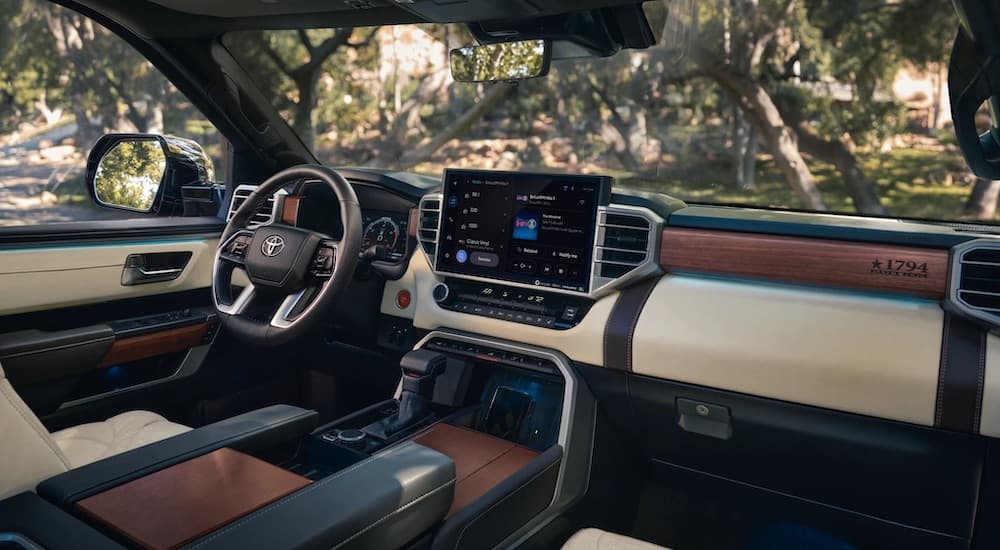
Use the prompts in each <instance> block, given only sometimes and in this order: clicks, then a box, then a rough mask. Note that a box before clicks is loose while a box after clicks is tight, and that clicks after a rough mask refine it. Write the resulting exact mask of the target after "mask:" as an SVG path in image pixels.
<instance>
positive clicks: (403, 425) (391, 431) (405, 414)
mask: <svg viewBox="0 0 1000 550" xmlns="http://www.w3.org/2000/svg"><path fill="white" fill-rule="evenodd" d="M447 362H448V358H447V357H445V356H444V355H442V354H440V353H436V352H433V351H428V350H423V349H421V350H416V351H411V352H409V353H407V354H406V355H404V356H403V359H402V360H401V361H400V362H399V366H400V367H401V368H402V370H403V381H402V382H403V383H402V386H403V391H402V393H401V394H400V396H399V412H397V413H395V414H393V415H391V416H389V417H388V418H385V419H382V420H380V421H378V422H374V423H372V424H369V425H368V426H366V427H365V429H364V431H365V432H366V433H368V434H370V435H372V436H375V437H378V438H381V439H389V438H391V437H392V436H393V435H395V434H397V433H399V432H402V431H404V430H406V429H407V428H412V427H413V426H416V425H417V423H419V422H420V421H421V420H423V419H424V418H425V417H426V416H427V414H428V413H429V412H430V403H431V402H432V401H433V400H434V383H435V382H436V381H437V377H438V376H439V375H440V374H441V373H443V372H444V369H445V365H446V364H447Z"/></svg>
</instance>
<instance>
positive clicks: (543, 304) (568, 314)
mask: <svg viewBox="0 0 1000 550" xmlns="http://www.w3.org/2000/svg"><path fill="white" fill-rule="evenodd" d="M433 294H434V301H435V302H437V304H438V305H439V306H441V307H442V308H444V309H447V310H450V311H457V312H459V313H468V314H471V315H479V316H482V317H492V318H494V319H500V320H503V321H509V322H512V323H520V324H524V325H534V326H539V327H544V328H550V329H554V330H565V329H568V328H572V327H574V326H576V325H577V324H579V323H580V321H581V320H582V319H583V317H584V315H586V314H587V311H589V310H590V306H591V305H592V304H593V301H592V300H590V299H587V298H582V297H578V296H573V295H568V294H561V293H555V292H543V291H538V290H530V289H524V288H518V287H512V286H506V285H500V284H494V283H482V282H477V281H468V280H462V279H451V278H449V279H446V280H445V281H444V282H442V283H438V284H437V285H435V287H434V291H433Z"/></svg>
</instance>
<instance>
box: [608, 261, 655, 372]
mask: <svg viewBox="0 0 1000 550" xmlns="http://www.w3.org/2000/svg"><path fill="white" fill-rule="evenodd" d="M659 280H660V279H659V277H651V278H649V279H646V280H644V281H640V282H638V283H636V284H634V285H632V286H629V287H627V288H625V289H624V290H622V291H621V293H620V294H619V295H618V300H616V301H615V305H614V307H613V308H612V309H611V315H610V316H609V317H608V324H607V325H605V327H604V366H605V367H608V368H612V369H617V370H624V371H631V370H632V336H633V335H634V334H635V326H636V324H637V323H638V322H639V315H640V314H641V313H642V308H643V306H645V305H646V300H648V299H649V295H650V294H652V292H653V288H655V287H656V283H657V282H659Z"/></svg>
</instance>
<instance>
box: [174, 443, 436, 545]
mask: <svg viewBox="0 0 1000 550" xmlns="http://www.w3.org/2000/svg"><path fill="white" fill-rule="evenodd" d="M454 486H455V465H454V463H453V462H452V461H451V459H449V458H448V457H446V456H444V455H443V454H441V453H439V452H437V451H434V450H431V449H428V448H427V447H424V446H422V445H419V444H417V443H413V442H406V443H402V444H400V445H397V446H394V447H392V448H389V449H387V450H385V451H382V452H380V453H377V454H375V455H373V456H371V457H369V458H367V459H365V460H363V461H361V462H358V463H357V464H354V465H353V466H351V467H349V468H346V469H344V470H341V471H339V472H337V473H335V474H332V475H330V476H328V477H325V478H323V479H321V480H319V481H316V482H314V483H312V484H310V485H309V486H307V487H306V488H304V489H302V490H300V491H297V492H295V493H292V494H290V495H288V496H286V497H284V498H282V499H280V500H278V501H276V502H274V503H272V504H269V505H267V506H265V507H263V508H261V509H259V510H257V511H256V512H253V513H252V514H249V515H247V516H245V517H243V518H242V519H240V520H237V521H235V522H233V523H232V524H230V525H229V526H227V527H224V528H223V529H221V530H219V531H217V532H215V533H213V534H210V535H208V536H205V537H203V538H201V539H199V540H196V541H194V542H193V543H192V544H190V545H189V546H187V547H185V548H190V549H194V548H198V549H208V548H338V549H347V548H356V549H369V548H370V549H382V548H398V547H400V546H401V545H403V544H406V543H407V542H409V541H412V540H413V539H416V538H417V537H418V536H420V535H421V534H422V533H424V532H425V531H427V530H429V529H431V528H432V527H434V526H435V525H437V524H438V523H439V522H440V521H441V519H442V518H444V516H445V513H446V512H447V511H448V507H449V506H450V505H451V502H452V496H453V492H454Z"/></svg>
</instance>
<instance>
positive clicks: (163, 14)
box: [56, 0, 643, 38]
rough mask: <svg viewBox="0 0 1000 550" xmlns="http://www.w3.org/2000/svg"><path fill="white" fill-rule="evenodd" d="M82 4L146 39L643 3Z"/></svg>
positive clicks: (331, 0)
mask: <svg viewBox="0 0 1000 550" xmlns="http://www.w3.org/2000/svg"><path fill="white" fill-rule="evenodd" d="M56 1H59V2H64V1H65V2H79V4H81V5H83V6H86V7H88V8H90V9H92V10H94V11H96V12H99V13H101V14H103V15H105V16H106V17H108V18H110V19H113V20H115V21H117V22H118V23H120V24H122V25H123V26H125V27H127V28H129V29H130V30H131V31H132V32H134V33H135V34H137V35H139V36H142V37H145V38H191V37H206V36H216V35H219V34H221V33H224V32H228V31H234V30H247V29H290V28H332V27H364V26H375V25H398V24H405V23H421V22H435V23H468V22H472V21H484V20H491V19H531V18H534V17H541V16H546V15H556V14H560V13H567V12H571V11H580V10H586V9H595V8H601V7H608V6H616V5H629V4H637V3H640V2H642V1H643V0H448V1H442V0H412V2H408V1H407V0H400V1H399V2H398V3H397V1H396V0H243V1H233V0H130V1H129V2H121V1H120V0H56Z"/></svg>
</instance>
